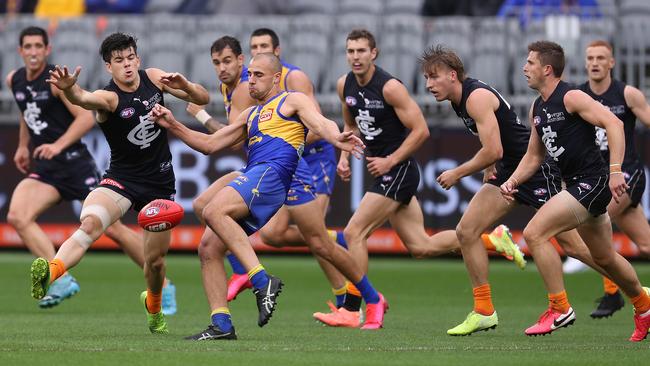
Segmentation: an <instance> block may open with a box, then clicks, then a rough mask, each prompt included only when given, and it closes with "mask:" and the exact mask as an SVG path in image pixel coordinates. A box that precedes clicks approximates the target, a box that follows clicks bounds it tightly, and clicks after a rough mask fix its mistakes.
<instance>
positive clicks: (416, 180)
mask: <svg viewBox="0 0 650 366" xmlns="http://www.w3.org/2000/svg"><path fill="white" fill-rule="evenodd" d="M419 184H420V171H419V169H418V164H417V163H416V162H415V160H414V159H413V158H409V159H408V160H406V161H404V162H402V163H401V164H399V165H396V166H395V167H393V169H391V170H390V171H389V172H388V173H386V174H384V175H382V176H379V177H377V178H375V180H374V181H373V183H372V185H371V186H370V188H369V189H368V192H373V193H377V194H381V195H382V196H384V197H388V198H390V199H392V200H395V201H397V202H400V203H402V204H404V205H408V204H409V202H411V198H413V196H415V193H416V192H417V190H418V185H419Z"/></svg>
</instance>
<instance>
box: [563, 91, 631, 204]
mask: <svg viewBox="0 0 650 366" xmlns="http://www.w3.org/2000/svg"><path fill="white" fill-rule="evenodd" d="M564 105H565V107H566V110H567V112H569V113H578V114H579V115H580V117H582V119H584V120H585V121H586V122H589V123H591V124H592V125H594V126H597V127H602V128H604V129H605V131H606V133H607V141H608V144H609V167H610V175H609V189H610V190H611V191H612V197H613V198H614V200H615V201H616V202H617V203H618V199H619V197H622V196H623V195H624V194H625V192H626V191H627V189H628V188H629V187H628V185H627V183H625V177H624V176H623V173H622V172H621V164H622V163H623V156H624V154H625V131H624V130H623V122H622V121H621V120H620V119H618V117H616V116H615V115H614V113H612V112H611V111H610V110H609V108H606V107H604V106H603V105H602V104H600V103H598V102H597V101H595V100H594V99H592V98H591V97H590V96H589V95H587V94H585V93H584V92H582V91H580V90H571V91H570V92H568V93H566V95H565V96H564Z"/></svg>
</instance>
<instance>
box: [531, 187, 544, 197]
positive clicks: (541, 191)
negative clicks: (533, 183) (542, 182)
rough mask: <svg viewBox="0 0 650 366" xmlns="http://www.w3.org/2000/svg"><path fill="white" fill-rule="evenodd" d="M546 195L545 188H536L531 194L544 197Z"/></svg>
mask: <svg viewBox="0 0 650 366" xmlns="http://www.w3.org/2000/svg"><path fill="white" fill-rule="evenodd" d="M547 193H548V191H547V190H546V188H537V189H536V190H534V191H533V194H534V195H535V196H546V194H547Z"/></svg>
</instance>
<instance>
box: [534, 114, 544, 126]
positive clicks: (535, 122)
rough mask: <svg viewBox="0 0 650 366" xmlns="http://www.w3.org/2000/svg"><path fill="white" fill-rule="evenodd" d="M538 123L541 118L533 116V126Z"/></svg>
mask: <svg viewBox="0 0 650 366" xmlns="http://www.w3.org/2000/svg"><path fill="white" fill-rule="evenodd" d="M540 123H542V118H541V117H540V116H535V117H533V124H534V125H535V126H537V125H539V124H540Z"/></svg>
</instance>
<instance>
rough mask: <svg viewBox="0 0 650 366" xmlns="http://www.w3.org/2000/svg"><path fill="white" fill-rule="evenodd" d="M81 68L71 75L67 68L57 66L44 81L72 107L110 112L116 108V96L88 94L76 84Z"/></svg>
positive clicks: (100, 92)
mask: <svg viewBox="0 0 650 366" xmlns="http://www.w3.org/2000/svg"><path fill="white" fill-rule="evenodd" d="M79 73H81V67H80V66H77V67H76V68H75V70H74V72H73V73H72V74H70V72H69V71H68V68H67V67H66V66H64V67H63V68H61V67H60V66H59V65H57V66H56V67H55V68H54V70H50V78H49V79H47V80H46V81H47V82H48V83H50V84H51V85H54V86H55V87H57V88H59V89H60V90H62V91H63V94H64V95H65V97H66V98H67V99H68V100H69V101H70V103H72V104H74V105H78V106H80V107H82V108H84V109H88V110H96V111H109V112H112V111H113V110H114V109H115V108H116V107H117V95H116V94H115V93H111V92H109V91H106V90H96V91H94V92H92V93H91V92H89V91H87V90H84V89H82V88H81V87H80V86H79V85H78V84H77V78H78V77H79Z"/></svg>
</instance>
